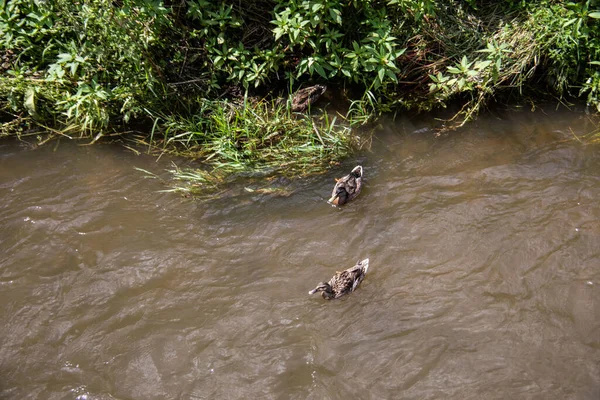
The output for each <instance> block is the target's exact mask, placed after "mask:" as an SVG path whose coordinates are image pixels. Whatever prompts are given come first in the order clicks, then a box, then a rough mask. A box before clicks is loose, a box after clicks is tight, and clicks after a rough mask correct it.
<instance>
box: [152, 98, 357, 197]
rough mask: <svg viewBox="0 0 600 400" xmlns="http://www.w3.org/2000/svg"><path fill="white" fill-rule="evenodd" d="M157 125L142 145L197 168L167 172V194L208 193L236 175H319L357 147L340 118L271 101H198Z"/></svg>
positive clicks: (350, 131) (164, 118) (355, 136)
mask: <svg viewBox="0 0 600 400" xmlns="http://www.w3.org/2000/svg"><path fill="white" fill-rule="evenodd" d="M342 121H343V122H342ZM159 125H160V126H162V127H163V128H164V132H163V133H162V134H161V135H152V136H151V138H150V140H149V141H148V142H147V143H145V144H147V145H150V147H151V148H152V149H154V150H157V151H161V152H165V153H169V154H176V155H180V156H184V157H187V158H192V159H195V160H197V161H198V162H199V163H200V164H201V168H200V167H198V168H186V169H182V168H178V167H174V168H173V169H172V170H171V171H170V172H171V174H172V176H173V178H174V180H175V182H176V183H175V184H174V185H172V186H173V189H172V190H174V191H178V192H182V193H191V194H204V193H207V192H213V191H214V190H218V189H219V188H221V187H222V186H223V185H225V184H226V183H228V182H231V181H233V180H234V179H236V178H237V177H240V176H246V177H247V176H253V177H257V176H262V177H269V176H273V175H282V176H287V177H298V176H306V175H310V174H317V173H321V172H323V171H325V170H326V169H327V168H328V167H330V166H331V165H332V164H336V163H338V162H339V161H341V160H342V159H343V158H344V157H346V156H347V155H349V154H350V153H351V152H352V151H354V150H355V149H357V148H358V147H360V140H359V137H358V136H357V135H355V134H353V131H352V129H351V128H350V126H349V124H348V123H346V122H345V119H343V118H338V117H330V116H329V114H327V113H322V114H320V115H319V116H310V115H306V114H292V113H290V111H289V109H288V108H287V107H286V105H285V104H281V102H277V101H266V100H259V101H256V100H254V101H250V100H248V99H246V100H245V101H243V102H242V103H240V104H237V103H233V102H229V101H209V100H201V101H200V102H199V106H198V109H197V111H196V113H195V114H194V115H193V116H192V117H191V118H190V117H185V116H181V115H179V116H173V115H171V116H164V117H163V118H162V121H160V122H159Z"/></svg>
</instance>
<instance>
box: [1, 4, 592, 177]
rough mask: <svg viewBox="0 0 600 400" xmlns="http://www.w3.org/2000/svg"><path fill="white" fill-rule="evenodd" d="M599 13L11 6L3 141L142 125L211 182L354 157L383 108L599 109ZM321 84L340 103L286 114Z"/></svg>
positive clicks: (542, 7) (149, 138) (4, 31)
mask: <svg viewBox="0 0 600 400" xmlns="http://www.w3.org/2000/svg"><path fill="white" fill-rule="evenodd" d="M599 8H600V6H599V5H598V4H597V1H592V0H588V1H586V2H580V3H565V2H562V1H550V0H541V1H533V2H516V1H505V2H488V1H476V0H467V1H451V0H403V1H399V0H390V1H387V2H380V1H375V0H363V1H351V2H350V3H347V2H341V1H339V0H327V1H318V2H317V1H310V0H303V1H290V0H260V1H256V2H252V3H251V4H248V5H245V6H244V7H240V5H239V3H238V2H229V1H223V2H209V1H204V0H192V1H188V2H164V3H163V2H157V3H149V2H147V1H145V0H121V1H118V2H112V3H106V2H105V1H101V0H86V1H83V2H78V3H72V2H70V1H68V0H51V1H45V2H31V1H29V0H10V1H6V2H3V3H2V4H1V5H0V34H1V35H0V36H1V37H2V39H0V72H1V75H0V107H1V109H2V117H1V120H2V121H3V123H2V126H1V128H0V135H3V136H5V135H16V136H20V135H23V134H26V133H28V134H37V133H39V132H52V135H55V136H66V137H71V138H87V139H88V140H89V141H91V142H95V141H98V140H100V139H102V138H103V137H106V136H115V135H127V134H128V133H130V132H131V131H132V126H140V124H141V125H143V126H148V127H149V128H148V132H147V134H146V135H145V136H144V137H143V138H141V140H140V142H141V143H145V144H146V145H147V146H149V147H151V148H152V149H153V150H155V151H156V150H160V151H165V152H169V153H179V154H182V155H185V156H188V157H191V158H194V159H197V160H199V161H201V162H204V163H206V165H207V170H206V171H208V174H209V175H205V176H204V178H203V179H208V180H209V181H210V180H214V181H215V182H217V181H219V180H221V179H223V177H226V176H231V175H232V174H236V173H240V172H249V171H255V172H264V171H269V170H273V169H274V168H276V169H277V170H278V171H280V172H281V173H284V174H309V173H312V172H315V171H322V170H323V169H325V168H327V166H328V165H330V164H331V163H332V162H333V163H335V162H338V161H339V160H340V159H342V158H343V157H345V156H346V155H347V154H349V153H350V152H352V151H354V150H356V149H357V148H359V147H360V145H359V142H360V140H359V139H358V138H359V137H360V135H356V134H355V133H354V132H353V131H352V128H355V127H357V126H361V125H364V124H366V123H369V122H372V121H374V120H375V119H376V118H377V117H378V116H380V115H382V114H390V113H392V114H393V113H407V112H408V113H416V112H422V111H431V110H439V109H441V108H444V107H446V106H447V105H448V104H450V103H459V104H461V105H462V107H460V108H459V109H458V110H457V112H456V113H455V114H454V115H453V116H450V117H449V118H448V121H447V123H446V128H448V129H452V128H455V127H457V126H461V125H463V124H464V123H466V122H468V121H471V120H473V119H474V118H476V116H477V114H478V113H479V111H480V110H482V109H484V108H485V107H486V106H487V105H488V104H490V102H499V103H506V104H517V103H535V102H537V101H540V100H546V99H548V98H553V99H555V100H558V101H569V100H570V99H575V100H577V101H583V102H585V103H587V104H588V106H589V108H590V109H591V110H593V111H594V112H596V111H597V110H598V109H599V105H600V102H599V99H598V93H599V92H600V72H598V65H599V64H600V39H599V33H600V27H599V24H598V23H597V20H598V18H600V11H598V9H599ZM317 83H319V84H324V85H327V86H328V87H329V88H330V89H328V93H329V94H327V93H326V94H325V95H324V96H327V95H331V93H332V92H333V93H335V99H333V100H332V101H330V102H334V103H340V102H342V103H346V104H347V107H346V110H345V111H344V112H342V113H334V114H329V113H326V112H322V113H320V114H317V115H318V117H317V118H316V119H315V118H309V117H307V115H313V116H314V115H315V113H314V111H315V109H314V107H310V106H309V107H307V110H306V111H304V110H303V111H302V112H301V113H298V112H293V111H292V107H291V104H292V101H291V98H292V96H293V94H294V93H297V91H298V90H299V89H305V88H307V87H311V86H313V85H315V84H317ZM334 88H339V90H334ZM285 99H290V100H288V101H285ZM330 100H331V99H330ZM46 138H47V137H46ZM46 138H42V139H40V140H46Z"/></svg>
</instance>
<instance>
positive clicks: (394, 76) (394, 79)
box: [385, 69, 398, 83]
mask: <svg viewBox="0 0 600 400" xmlns="http://www.w3.org/2000/svg"><path fill="white" fill-rule="evenodd" d="M385 74H386V75H387V76H389V78H390V79H391V80H392V81H394V83H398V78H396V74H395V73H393V72H392V71H390V70H389V69H388V70H386V71H385Z"/></svg>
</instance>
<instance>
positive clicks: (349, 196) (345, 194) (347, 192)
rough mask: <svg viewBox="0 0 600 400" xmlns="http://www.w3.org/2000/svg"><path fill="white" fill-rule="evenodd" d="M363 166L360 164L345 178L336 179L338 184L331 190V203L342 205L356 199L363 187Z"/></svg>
mask: <svg viewBox="0 0 600 400" xmlns="http://www.w3.org/2000/svg"><path fill="white" fill-rule="evenodd" d="M362 178H363V168H362V167H361V166H360V165H358V166H356V167H354V169H353V170H352V172H350V174H348V175H346V176H344V177H343V178H340V179H336V184H335V186H334V187H333V191H332V192H331V198H330V199H329V200H327V201H328V202H329V203H331V204H333V205H336V206H342V205H344V204H346V203H347V202H349V201H351V200H354V199H355V198H356V196H358V194H359V193H360V190H361V189H362Z"/></svg>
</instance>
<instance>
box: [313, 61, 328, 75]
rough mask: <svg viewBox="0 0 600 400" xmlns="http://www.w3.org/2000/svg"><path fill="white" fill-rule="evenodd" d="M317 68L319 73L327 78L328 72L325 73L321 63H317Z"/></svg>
mask: <svg viewBox="0 0 600 400" xmlns="http://www.w3.org/2000/svg"><path fill="white" fill-rule="evenodd" d="M315 70H316V71H317V73H318V74H319V75H321V76H322V77H323V78H325V79H327V74H326V73H325V70H324V69H323V67H321V65H319V64H315Z"/></svg>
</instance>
